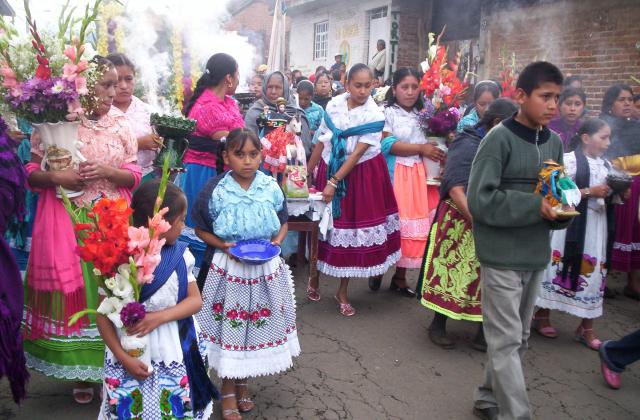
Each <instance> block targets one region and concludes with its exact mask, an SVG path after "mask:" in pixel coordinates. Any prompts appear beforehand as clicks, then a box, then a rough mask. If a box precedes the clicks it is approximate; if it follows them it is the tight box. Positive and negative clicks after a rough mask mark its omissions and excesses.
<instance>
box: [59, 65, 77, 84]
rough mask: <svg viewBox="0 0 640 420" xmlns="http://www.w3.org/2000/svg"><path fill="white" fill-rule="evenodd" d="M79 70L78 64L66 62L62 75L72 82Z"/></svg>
mask: <svg viewBox="0 0 640 420" xmlns="http://www.w3.org/2000/svg"><path fill="white" fill-rule="evenodd" d="M77 72H78V66H76V65H75V64H71V63H65V64H64V66H62V77H64V78H65V79H67V80H68V81H70V82H73V81H74V80H76V75H77Z"/></svg>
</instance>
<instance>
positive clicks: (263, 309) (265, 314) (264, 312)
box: [260, 308, 271, 318]
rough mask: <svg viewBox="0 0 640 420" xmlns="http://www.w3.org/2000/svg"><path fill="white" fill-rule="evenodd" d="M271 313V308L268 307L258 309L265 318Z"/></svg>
mask: <svg viewBox="0 0 640 420" xmlns="http://www.w3.org/2000/svg"><path fill="white" fill-rule="evenodd" d="M270 315H271V310H270V309H269V308H262V309H260V316H262V317H264V318H266V317H268V316H270Z"/></svg>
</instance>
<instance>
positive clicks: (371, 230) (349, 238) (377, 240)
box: [328, 213, 400, 248]
mask: <svg viewBox="0 0 640 420" xmlns="http://www.w3.org/2000/svg"><path fill="white" fill-rule="evenodd" d="M399 230H400V216H398V214H397V213H395V214H392V215H389V216H387V220H386V221H385V223H383V224H380V225H377V226H371V227H366V228H356V229H340V228H336V227H334V228H333V229H332V230H330V231H329V233H328V236H329V238H328V242H329V245H331V246H333V247H342V248H362V247H369V246H374V245H382V244H383V243H385V242H386V241H387V239H388V236H389V235H391V234H392V233H394V232H397V231H399Z"/></svg>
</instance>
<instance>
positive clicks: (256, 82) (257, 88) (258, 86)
mask: <svg viewBox="0 0 640 420" xmlns="http://www.w3.org/2000/svg"><path fill="white" fill-rule="evenodd" d="M249 90H250V92H251V93H253V94H254V95H256V99H260V98H262V75H261V74H254V75H253V77H251V84H250V85H249Z"/></svg>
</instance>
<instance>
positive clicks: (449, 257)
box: [417, 98, 518, 351]
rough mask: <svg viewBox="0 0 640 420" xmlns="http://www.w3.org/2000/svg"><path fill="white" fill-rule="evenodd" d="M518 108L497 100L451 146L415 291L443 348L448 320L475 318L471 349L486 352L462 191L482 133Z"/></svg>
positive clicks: (431, 331)
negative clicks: (431, 313) (475, 327)
mask: <svg viewBox="0 0 640 420" xmlns="http://www.w3.org/2000/svg"><path fill="white" fill-rule="evenodd" d="M517 110H518V108H517V107H516V105H515V104H514V103H513V102H512V101H511V100H509V99H505V98H500V99H496V100H495V101H494V102H493V103H492V104H491V105H490V106H489V109H488V110H487V111H486V112H484V113H483V118H482V120H480V121H479V122H478V124H476V126H475V127H473V128H466V129H465V130H464V131H463V132H462V133H461V134H459V135H458V136H457V137H456V138H455V140H454V141H453V142H452V143H451V145H450V146H449V151H448V154H447V163H446V165H445V169H444V174H443V176H442V183H441V184H440V204H439V205H438V210H437V213H436V217H435V220H434V223H433V225H432V226H431V233H430V235H429V242H428V244H427V249H426V251H425V256H424V261H423V264H422V270H421V272H420V277H419V283H418V288H417V290H418V291H419V292H420V303H422V305H423V306H425V307H426V308H429V309H431V310H433V311H434V312H435V316H434V317H433V321H432V322H431V326H430V327H429V338H430V339H431V341H432V342H433V343H434V344H436V345H437V346H440V347H442V348H445V349H451V348H453V347H454V346H455V342H454V341H452V340H451V339H450V338H449V337H448V336H447V333H446V323H447V318H451V319H456V320H466V321H474V322H478V323H479V324H478V330H477V333H476V337H475V338H474V340H473V342H472V346H473V348H475V349H477V350H480V351H485V350H486V343H485V341H484V335H483V333H482V311H481V306H480V264H479V263H478V261H477V260H476V257H475V246H474V243H473V233H472V230H471V214H470V213H469V207H468V206H467V197H466V195H465V194H466V189H467V184H468V183H469V175H470V173H471V163H472V162H473V158H474V157H475V154H476V151H477V150H478V147H479V146H480V142H481V141H482V138H483V137H484V136H485V134H486V133H487V132H488V131H489V130H490V129H491V128H492V127H493V126H495V125H497V124H499V123H500V122H501V121H502V120H504V119H506V118H509V117H510V116H512V115H513V114H514V113H515V112H516V111H517Z"/></svg>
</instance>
